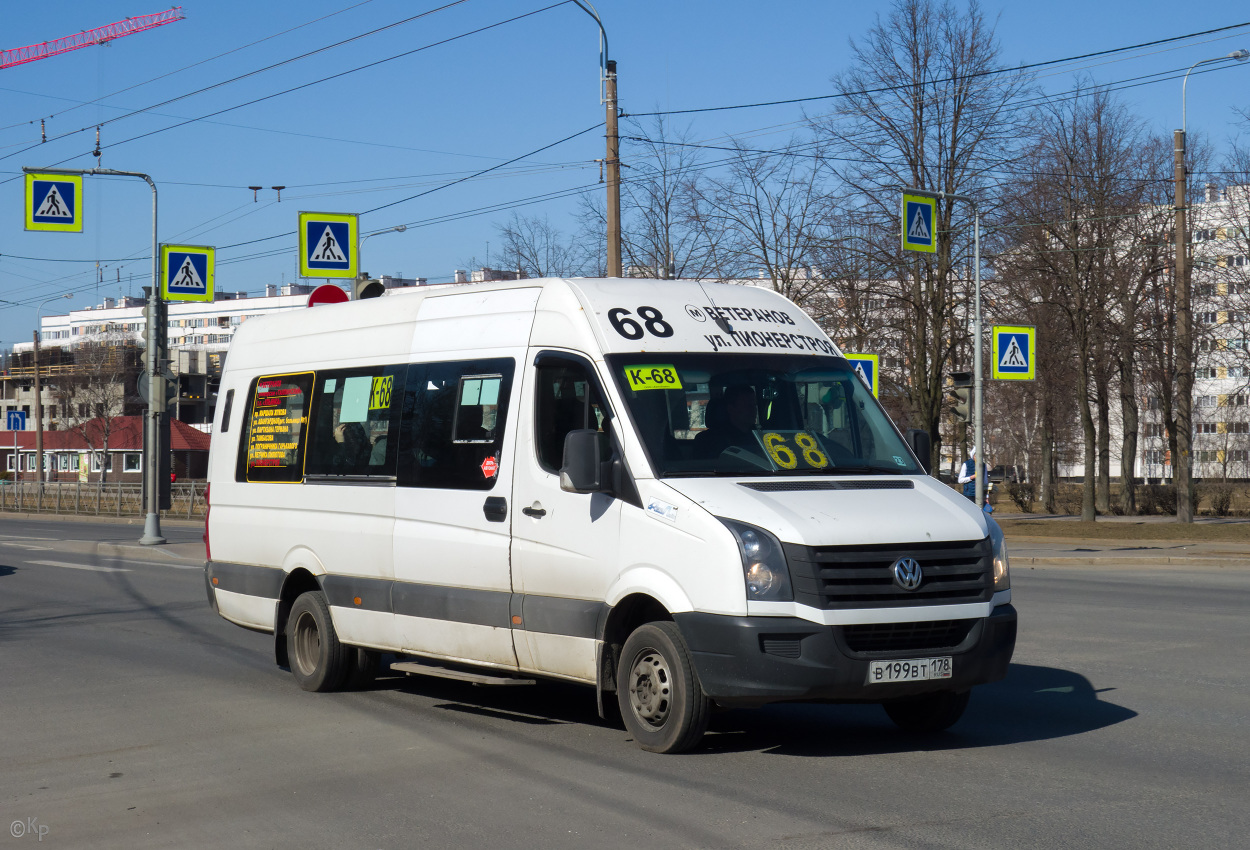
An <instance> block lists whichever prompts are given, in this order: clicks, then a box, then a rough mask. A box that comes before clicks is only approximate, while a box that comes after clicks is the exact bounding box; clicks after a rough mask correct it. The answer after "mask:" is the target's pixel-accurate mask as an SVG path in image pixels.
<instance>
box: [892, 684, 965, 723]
mask: <svg viewBox="0 0 1250 850" xmlns="http://www.w3.org/2000/svg"><path fill="white" fill-rule="evenodd" d="M971 693H972V692H971V691H939V692H938V693H935V694H925V695H924V696H919V697H908V698H906V699H896V700H890V701H889V702H884V703H882V704H881V707H882V708H884V709H885V713H886V714H888V715H889V716H890V719H891V720H893V721H894V723H895V724H896V725H897V726H898V727H899V728H900V729H902V730H903V731H905V732H916V733H929V732H941V731H942V730H944V729H949V728H950V727H952V726H954V725H955V723H956V722H958V720H959V718H960V717H962V716H963V713H964V709H965V708H967V707H968V697H969V696H970V695H971Z"/></svg>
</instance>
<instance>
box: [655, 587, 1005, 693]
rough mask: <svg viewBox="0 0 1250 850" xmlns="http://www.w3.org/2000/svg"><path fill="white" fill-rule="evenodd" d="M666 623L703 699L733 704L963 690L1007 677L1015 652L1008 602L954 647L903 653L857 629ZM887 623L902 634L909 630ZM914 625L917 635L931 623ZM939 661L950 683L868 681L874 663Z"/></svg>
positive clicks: (720, 618) (897, 643)
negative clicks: (946, 664)
mask: <svg viewBox="0 0 1250 850" xmlns="http://www.w3.org/2000/svg"><path fill="white" fill-rule="evenodd" d="M673 619H674V621H675V622H676V623H677V627H678V628H679V629H680V630H681V633H682V637H683V638H685V641H686V645H687V646H688V647H689V649H690V652H691V656H692V658H693V660H694V666H695V671H696V672H697V673H698V676H699V682H700V684H701V685H702V686H703V691H704V693H706V694H707V695H708V696H709V697H711V698H712V699H713V700H715V701H716V702H718V703H720V704H722V705H732V706H752V705H764V704H766V703H770V702H786V701H795V700H818V701H831V702H880V701H882V700H886V699H894V698H896V697H907V696H915V695H918V694H924V693H932V692H934V691H950V690H953V691H964V690H967V689H968V688H971V687H972V686H973V685H980V684H983V683H985V682H994V681H997V680H999V679H1002V678H1003V677H1004V676H1006V675H1007V667H1008V665H1009V664H1010V663H1011V655H1012V653H1013V652H1014V651H1015V646H1016V609H1015V608H1013V607H1012V606H1011V605H1010V604H1008V605H999V606H998V607H996V608H994V609H993V611H992V612H991V613H990V616H988V617H985V618H982V619H977V620H973V621H971V628H969V629H968V630H967V633H966V635H964V636H962V637H961V638H960V640H959V641H958V643H957V644H956V645H953V646H944V647H939V648H936V649H935V648H912V647H907V646H906V641H907V638H906V637H903V638H902V639H900V638H899V637H898V636H897V635H893V636H888V637H886V638H884V639H883V640H882V644H883V645H888V646H890V647H891V648H889V649H878V648H873V647H872V641H871V639H869V640H868V641H867V642H866V641H865V639H864V637H863V633H862V631H861V632H860V633H855V632H854V630H855V629H857V628H861V627H854V626H822V625H819V624H816V623H812V622H810V621H808V620H802V619H799V618H797V617H730V616H724V615H720V614H702V613H695V612H692V613H686V614H674V615H673ZM951 622H952V623H954V622H959V621H951ZM965 624H966V621H965ZM891 625H894V626H901V627H904V628H905V627H907V626H909V625H911V624H906V623H902V624H891ZM916 625H917V626H919V627H922V628H920V629H919V630H918V632H923V631H924V630H925V628H927V627H928V626H929V625H930V624H916ZM935 625H936V624H935ZM960 631H962V629H960ZM932 640H933V638H932V636H931V635H928V636H926V637H922V638H918V639H917V644H916V646H917V647H931V646H932V645H933V644H932ZM926 641H927V642H926ZM852 646H858V647H859V648H858V649H853V648H852ZM865 647H868V648H865ZM942 656H950V657H951V658H952V667H953V669H952V676H951V678H949V679H932V680H927V681H921V682H900V683H890V684H868V683H867V682H868V668H869V665H870V664H871V663H872V662H873V661H890V660H897V659H904V658H909V659H918V658H936V657H942Z"/></svg>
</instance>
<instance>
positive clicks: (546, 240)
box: [498, 213, 583, 277]
mask: <svg viewBox="0 0 1250 850" xmlns="http://www.w3.org/2000/svg"><path fill="white" fill-rule="evenodd" d="M498 230H499V236H500V238H501V239H502V240H503V251H502V255H503V259H504V261H505V262H506V263H507V264H508V265H509V266H510V267H511V268H510V270H511V269H516V270H518V271H520V272H521V274H522V276H523V277H576V276H578V275H580V274H582V269H583V265H582V258H581V256H580V255H579V252H578V250H577V242H576V240H574V239H570V238H566V237H565V236H564V234H563V233H561V232H560V230H559V229H558V228H556V227H554V226H553V225H552V224H551V221H550V219H548V218H547V216H545V215H544V216H542V217H541V218H540V217H538V216H523V215H518V214H517V213H513V214H512V218H510V219H509V220H508V221H507V223H505V224H502V225H499V226H498Z"/></svg>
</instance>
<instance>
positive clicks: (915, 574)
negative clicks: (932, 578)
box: [890, 558, 924, 590]
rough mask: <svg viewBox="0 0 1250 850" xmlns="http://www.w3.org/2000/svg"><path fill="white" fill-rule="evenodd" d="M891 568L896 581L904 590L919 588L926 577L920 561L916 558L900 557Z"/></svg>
mask: <svg viewBox="0 0 1250 850" xmlns="http://www.w3.org/2000/svg"><path fill="white" fill-rule="evenodd" d="M890 569H891V570H893V572H894V583H895V584H897V585H898V586H899V587H901V588H903V590H915V589H917V588H918V587H920V582H921V581H922V580H923V579H924V573H922V572H921V570H920V562H919V561H917V560H916V559H915V558H899V559H898V560H897V561H895V562H894V566H892V567H890Z"/></svg>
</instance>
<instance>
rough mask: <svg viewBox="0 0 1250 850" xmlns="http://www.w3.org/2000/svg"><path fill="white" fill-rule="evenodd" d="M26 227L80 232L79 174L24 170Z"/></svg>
mask: <svg viewBox="0 0 1250 850" xmlns="http://www.w3.org/2000/svg"><path fill="white" fill-rule="evenodd" d="M26 229H27V230H52V231H59V232H62V233H82V176H81V175H77V174H27V175H26Z"/></svg>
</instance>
